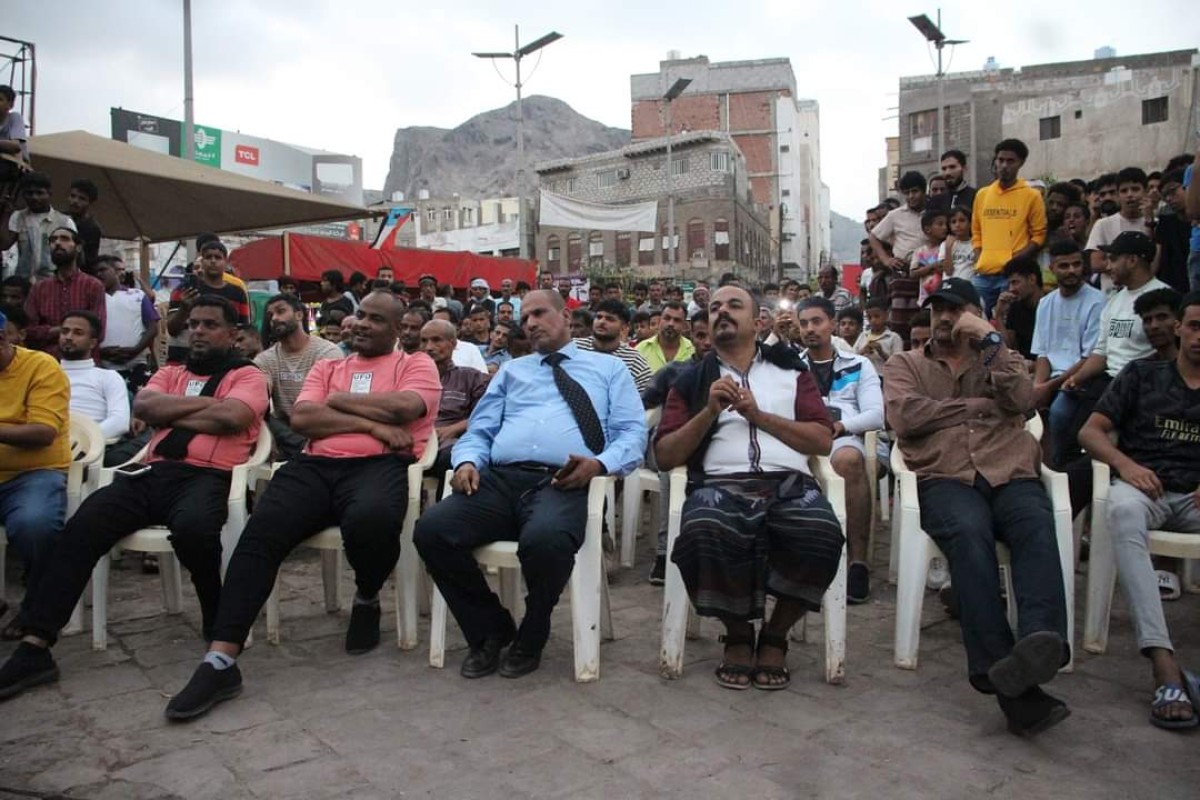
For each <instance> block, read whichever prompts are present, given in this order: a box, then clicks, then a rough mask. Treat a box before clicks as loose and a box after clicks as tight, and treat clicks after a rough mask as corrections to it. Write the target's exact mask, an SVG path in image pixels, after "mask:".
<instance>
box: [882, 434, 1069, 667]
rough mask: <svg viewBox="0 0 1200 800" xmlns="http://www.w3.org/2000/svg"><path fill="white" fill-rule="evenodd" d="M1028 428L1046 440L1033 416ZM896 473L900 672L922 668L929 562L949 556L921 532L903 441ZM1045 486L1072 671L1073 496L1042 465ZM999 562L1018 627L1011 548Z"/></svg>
mask: <svg viewBox="0 0 1200 800" xmlns="http://www.w3.org/2000/svg"><path fill="white" fill-rule="evenodd" d="M1025 430H1026V431H1028V432H1029V433H1031V434H1032V435H1033V436H1034V438H1036V439H1039V440H1040V439H1041V436H1042V421H1041V419H1040V418H1039V417H1038V416H1037V415H1034V416H1033V417H1032V418H1030V419H1029V420H1028V421H1027V422H1026V423H1025ZM891 461H892V473H893V474H894V475H895V476H896V497H897V500H898V509H899V511H898V513H897V515H896V516H897V517H899V537H898V538H897V539H896V540H895V541H893V542H892V549H893V552H895V553H896V554H897V556H898V558H899V560H898V572H897V580H896V648H895V657H894V660H895V664H896V666H897V667H899V668H900V669H916V668H917V651H918V649H919V647H920V643H921V609H922V607H923V606H924V603H925V579H926V577H927V575H928V573H929V561H930V559H933V558H936V557H939V556H940V557H942V558H945V556H944V555H943V553H942V551H941V550H940V549H939V548H938V546H937V545H936V544H935V543H934V541H933V539H931V538H929V536H928V535H926V533H925V531H924V530H923V529H922V528H921V507H920V504H919V503H918V499H917V476H916V473H914V472H913V471H911V470H910V469H909V468H908V465H907V464H905V462H904V455H903V454H902V453H901V452H900V445H899V442H897V443H896V445H895V446H894V447H892V457H891ZM1039 470H1040V477H1041V481H1042V486H1043V487H1045V489H1046V494H1048V495H1049V496H1050V504H1051V507H1052V508H1053V511H1054V533H1055V538H1056V539H1057V542H1058V556H1059V561H1060V563H1061V567H1062V575H1063V595H1064V597H1065V598H1066V612H1067V642H1068V643H1069V644H1072V647H1071V661H1070V662H1069V663H1068V664H1067V665H1066V666H1065V667H1063V672H1070V671H1071V670H1072V669H1073V668H1074V664H1075V648H1074V645H1073V642H1074V640H1075V563H1074V561H1075V559H1074V552H1075V550H1074V539H1073V536H1072V524H1071V497H1070V492H1069V490H1068V487H1067V476H1066V475H1064V474H1063V473H1061V472H1055V471H1053V470H1051V469H1048V468H1047V467H1045V466H1043V465H1039ZM996 559H997V561H998V562H999V564H1000V566H1001V567H1002V568H1003V569H1004V582H1005V589H1006V597H1007V598H1008V623H1009V625H1011V626H1012V627H1013V628H1016V626H1017V600H1016V594H1015V592H1014V591H1013V586H1012V575H1011V567H1010V561H1011V557H1010V554H1009V550H1008V547H1007V545H1005V544H1003V543H1002V542H997V543H996Z"/></svg>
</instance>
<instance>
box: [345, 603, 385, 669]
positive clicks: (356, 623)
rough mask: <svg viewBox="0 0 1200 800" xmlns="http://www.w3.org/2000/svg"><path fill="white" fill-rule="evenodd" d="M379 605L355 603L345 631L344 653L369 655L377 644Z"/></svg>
mask: <svg viewBox="0 0 1200 800" xmlns="http://www.w3.org/2000/svg"><path fill="white" fill-rule="evenodd" d="M380 613H381V612H380V609H379V604H378V603H374V604H371V605H368V604H366V603H355V604H354V606H353V607H351V609H350V627H348V628H347V629H346V652H347V653H349V654H350V655H352V656H361V655H362V654H363V653H369V652H370V651H372V650H374V649H375V647H376V646H377V645H378V644H379V618H380Z"/></svg>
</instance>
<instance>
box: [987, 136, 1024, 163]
mask: <svg viewBox="0 0 1200 800" xmlns="http://www.w3.org/2000/svg"><path fill="white" fill-rule="evenodd" d="M1003 152H1009V153H1015V154H1016V156H1017V158H1019V159H1021V160H1022V161H1024V160H1025V159H1027V158H1029V148H1028V147H1027V146H1026V145H1025V143H1024V142H1022V141H1021V140H1020V139H1001V140H1000V141H999V142H998V143H997V144H996V150H995V153H994V154H993V155H997V156H998V155H1000V154H1001V153H1003Z"/></svg>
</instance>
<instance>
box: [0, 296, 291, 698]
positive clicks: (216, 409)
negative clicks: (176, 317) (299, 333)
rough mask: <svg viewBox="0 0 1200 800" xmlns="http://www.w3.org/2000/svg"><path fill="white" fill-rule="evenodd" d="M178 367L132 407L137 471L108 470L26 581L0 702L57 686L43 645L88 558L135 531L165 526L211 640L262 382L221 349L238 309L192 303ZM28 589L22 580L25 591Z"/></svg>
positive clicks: (229, 341)
mask: <svg viewBox="0 0 1200 800" xmlns="http://www.w3.org/2000/svg"><path fill="white" fill-rule="evenodd" d="M187 327H188V340H189V344H188V358H187V361H186V363H183V364H176V365H172V366H167V367H164V368H162V369H161V370H159V372H158V373H157V374H155V376H154V377H153V378H152V379H151V380H150V382H149V383H148V384H147V385H146V386H145V388H143V389H142V390H141V391H140V392H139V393H138V396H137V399H136V400H135V401H134V404H133V413H134V415H135V416H136V417H137V418H138V419H142V420H145V421H146V423H147V424H148V425H150V426H152V427H154V428H156V429H157V430H158V433H157V434H156V435H155V436H154V438H153V439H151V440H150V445H149V454H148V456H147V458H146V459H145V461H146V465H148V469H146V470H144V471H143V472H141V473H140V474H119V475H118V476H117V477H116V478H115V480H114V481H113V483H112V484H111V485H109V486H106V487H105V488H103V489H100V490H99V491H96V492H94V493H92V494H91V495H90V496H88V498H87V500H85V501H84V502H83V505H81V506H80V507H79V510H78V511H76V512H75V515H74V516H73V517H71V519H70V521H69V522H68V523H67V525H66V527H65V528H64V529H63V532H62V536H61V538H60V539H59V541H58V544H57V545H56V546H55V549H54V552H53V554H52V555H51V556H50V557H49V558H48V559H46V561H45V567H44V571H43V572H42V574H41V575H40V576H39V577H38V580H37V581H36V586H37V589H36V592H35V594H34V597H33V600H32V602H31V604H30V607H29V609H28V611H27V613H26V614H25V615H24V616H23V617H22V619H21V625H22V628H23V629H24V634H25V637H24V639H23V640H22V642H21V644H20V645H19V646H18V648H17V650H16V651H15V652H14V653H13V655H12V657H11V658H10V659H9V660H8V662H7V663H6V664H4V666H3V667H0V700H2V699H4V698H6V697H11V696H13V695H14V694H18V693H20V692H22V691H24V690H25V689H27V688H30V687H32V686H36V685H38V684H41V683H49V682H51V681H56V680H58V666H57V665H56V664H55V663H54V659H53V658H52V657H51V656H50V647H51V646H52V645H53V644H54V641H55V639H56V637H57V635H58V631H59V630H60V629H61V628H62V627H63V626H64V625H66V624H67V621H68V620H69V619H70V617H71V612H72V610H74V608H75V605H76V603H78V602H79V597H80V595H82V594H83V590H84V588H85V587H86V586H87V582H88V579H89V578H91V577H92V569H93V568H94V567H95V566H96V562H97V561H99V560H100V559H101V558H105V557H106V556H107V555H108V553H109V551H110V550H112V548H113V546H114V545H115V544H116V543H117V542H119V541H120V540H121V539H122V538H124V537H125V536H128V535H129V534H131V533H133V532H134V531H136V530H138V529H140V528H146V527H150V526H152V525H165V526H167V527H168V528H170V529H171V545H172V546H173V547H174V548H175V553H176V555H178V556H179V560H180V561H181V562H183V566H184V567H186V568H187V571H188V572H189V573H190V574H191V576H192V584H193V585H194V586H195V587H196V597H197V598H198V599H199V601H200V611H201V614H202V618H203V624H204V628H203V630H204V636H205V638H206V639H209V638H211V632H212V627H213V622H214V620H215V619H216V612H217V606H218V604H219V603H220V597H221V528H222V527H223V526H224V525H225V518H226V516H227V509H228V502H229V480H230V470H231V469H232V468H233V467H234V466H236V465H237V464H240V463H243V462H245V461H246V460H247V459H248V458H249V456H250V453H251V452H252V450H253V449H254V445H255V442H257V441H258V434H259V430H260V428H261V426H262V421H263V415H264V414H266V411H267V403H268V400H267V380H266V377H265V376H264V375H263V374H262V372H260V371H259V370H258V368H257V367H255V366H254V365H253V364H251V363H250V362H249V361H245V360H244V359H241V358H238V357H236V356H234V355H233V354H232V352H231V349H230V348H231V347H232V345H233V338H234V335H235V334H236V332H237V312H236V311H235V309H234V307H233V305H232V304H230V302H229V301H228V300H225V299H224V298H222V297H216V296H206V297H201V298H198V299H197V300H196V302H195V303H193V304H192V307H191V309H190V310H189V312H188V319H187ZM31 585H32V583H31Z"/></svg>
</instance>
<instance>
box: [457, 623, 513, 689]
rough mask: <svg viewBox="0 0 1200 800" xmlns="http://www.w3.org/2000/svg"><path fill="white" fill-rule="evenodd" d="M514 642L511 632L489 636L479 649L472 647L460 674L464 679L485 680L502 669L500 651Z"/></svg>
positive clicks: (464, 660)
mask: <svg viewBox="0 0 1200 800" xmlns="http://www.w3.org/2000/svg"><path fill="white" fill-rule="evenodd" d="M512 640H513V633H512V632H511V631H510V632H509V633H507V634H505V635H504V636H489V637H488V638H487V639H485V640H484V642H483V644H482V645H480V646H479V647H472V648H471V650H470V652H468V653H467V657H466V658H464V659H463V663H462V668H461V669H459V673H461V674H462V676H463V677H464V678H485V677H487V676H488V675H491V674H492V673H493V672H495V671H496V670H497V669H498V668H499V667H500V651H501V650H503V649H504V648H505V647H506V646H508V643H509V642H511V641H512Z"/></svg>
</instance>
